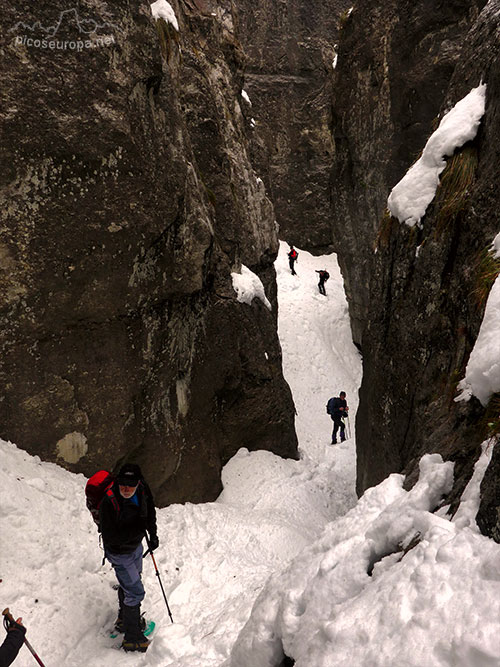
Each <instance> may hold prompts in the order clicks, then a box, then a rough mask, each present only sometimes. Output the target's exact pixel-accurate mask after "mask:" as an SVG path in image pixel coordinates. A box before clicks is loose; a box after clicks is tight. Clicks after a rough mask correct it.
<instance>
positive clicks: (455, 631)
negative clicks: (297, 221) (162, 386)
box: [0, 245, 500, 667]
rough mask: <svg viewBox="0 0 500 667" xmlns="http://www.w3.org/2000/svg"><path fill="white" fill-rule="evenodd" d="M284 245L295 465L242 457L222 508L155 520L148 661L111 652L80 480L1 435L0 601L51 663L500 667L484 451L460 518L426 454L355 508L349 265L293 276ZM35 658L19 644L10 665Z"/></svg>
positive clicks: (108, 579)
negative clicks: (408, 477)
mask: <svg viewBox="0 0 500 667" xmlns="http://www.w3.org/2000/svg"><path fill="white" fill-rule="evenodd" d="M286 251H287V247H286V246H285V245H282V246H281V248H280V254H279V257H278V259H277V262H276V271H277V277H278V294H279V334H280V339H281V343H282V347H283V363H284V373H285V377H286V379H287V380H288V382H289V384H290V386H291V388H292V391H293V395H294V399H295V403H296V407H297V418H296V425H297V432H298V435H299V441H300V450H301V460H300V461H292V460H283V459H280V458H278V457H276V456H274V455H272V454H271V453H269V452H253V453H250V452H248V451H246V450H244V449H242V450H240V451H239V452H238V454H237V455H236V456H235V457H234V458H233V459H232V460H231V461H230V462H229V463H228V464H227V465H226V467H225V468H224V471H223V484H224V491H223V493H222V495H221V496H220V497H219V499H218V500H217V502H213V503H206V504H200V505H192V504H189V503H188V504H186V505H172V506H170V507H168V508H165V509H161V510H158V532H159V537H160V548H159V549H158V550H157V551H156V552H155V557H156V562H157V564H158V567H159V570H160V573H161V578H162V581H163V583H164V586H165V590H166V594H167V597H168V601H169V604H170V607H171V610H172V614H173V618H174V623H173V624H172V623H171V622H170V619H169V617H168V614H167V610H166V607H165V604H164V601H163V597H162V594H161V590H160V587H159V584H158V581H157V578H156V576H155V573H154V569H153V566H152V563H151V560H150V559H149V558H147V559H146V560H145V562H144V582H145V588H146V592H147V595H146V599H145V602H144V605H143V609H144V610H145V611H146V614H147V616H148V617H149V618H152V619H153V620H155V621H156V623H157V629H156V631H155V634H154V636H153V637H154V638H153V642H152V644H151V647H150V648H149V650H148V651H147V653H146V654H124V653H122V652H121V651H117V650H116V648H113V644H114V641H115V640H111V639H110V638H109V636H108V633H107V632H106V630H107V628H110V627H111V626H112V624H113V622H114V619H115V614H116V606H117V600H116V592H115V591H114V590H113V588H112V586H113V585H114V583H115V577H114V574H113V572H112V570H111V568H110V566H109V564H108V563H106V564H105V565H104V566H102V565H101V560H102V551H101V549H100V547H99V542H98V537H97V532H96V528H95V526H94V524H93V522H92V519H91V517H90V514H89V513H88V511H87V509H86V508H85V504H84V486H85V482H86V479H85V478H84V477H83V476H82V475H74V474H71V473H69V472H67V471H65V470H63V469H62V468H59V467H58V466H56V465H54V464H49V463H42V462H41V461H40V460H39V459H38V458H37V457H31V456H30V455H28V454H27V453H25V452H23V451H22V450H19V449H17V447H15V445H13V444H10V443H5V442H1V441H0V452H1V457H2V458H1V460H2V466H1V467H0V508H1V512H0V532H1V535H2V553H1V560H0V567H1V571H0V579H1V581H0V592H1V604H2V608H4V607H7V606H8V607H10V610H11V612H12V613H13V614H14V615H15V616H16V617H17V616H22V617H23V619H24V622H25V624H26V625H27V627H28V634H27V638H28V640H29V641H30V642H31V643H32V645H33V646H34V648H35V650H36V651H37V652H38V653H39V655H40V657H41V658H42V660H43V661H44V663H45V664H46V665H48V666H50V667H84V666H90V667H116V666H117V665H120V667H121V666H122V665H123V666H126V665H130V666H132V665H134V666H139V667H140V666H141V665H143V666H144V665H151V666H154V667H222V665H225V666H229V665H230V666H231V667H266V666H267V665H272V667H275V664H276V663H270V662H269V660H270V659H271V658H272V656H281V655H282V653H281V650H282V649H281V647H282V646H284V648H285V649H286V651H287V652H288V653H289V654H290V655H291V656H293V657H294V658H295V660H296V667H333V666H334V665H335V666H336V667H337V666H342V665H345V666H346V667H347V665H348V666H349V667H392V666H394V667H401V665H405V667H485V666H486V665H498V656H499V655H500V639H499V637H500V627H499V625H500V622H499V620H498V619H499V618H500V613H499V612H500V547H499V546H498V545H497V544H495V543H494V542H493V541H492V540H489V539H487V538H485V537H483V536H481V535H480V534H479V532H478V530H477V527H476V525H475V521H474V517H475V514H476V512H477V507H478V503H479V485H480V483H481V479H482V476H483V474H484V471H485V469H486V467H487V465H488V460H489V456H490V455H491V449H492V446H491V445H489V446H488V445H487V443H485V445H484V453H483V456H482V457H481V459H480V460H479V462H478V464H477V465H476V471H475V473H474V476H473V478H472V479H471V482H470V484H469V487H468V489H467V490H466V492H465V494H464V497H463V501H462V504H461V506H460V509H459V512H458V513H457V514H456V516H455V519H454V521H450V520H449V519H448V517H447V514H446V508H441V509H440V510H439V512H437V513H432V512H431V510H433V509H434V508H435V506H436V504H438V503H439V502H440V499H441V495H442V494H443V493H444V492H446V490H447V489H448V488H449V487H450V484H451V480H452V474H453V471H452V466H451V464H450V463H443V462H442V461H441V459H440V457H439V456H437V455H432V456H427V457H425V458H424V459H423V460H422V461H421V464H420V467H421V476H420V481H419V482H418V484H417V485H416V486H415V487H414V488H413V489H412V490H411V491H409V492H408V491H405V490H404V489H403V478H402V477H401V476H400V475H392V476H391V477H389V478H388V479H386V480H385V481H384V482H383V483H382V484H380V485H379V486H377V487H375V488H373V489H370V490H369V491H368V492H367V493H366V494H365V495H364V496H363V498H361V499H360V500H359V502H357V500H356V497H355V494H354V468H355V456H354V446H353V439H351V440H348V441H347V442H345V443H343V444H341V445H337V446H334V447H332V446H330V445H329V444H328V443H329V442H330V432H331V425H332V422H331V420H330V418H329V417H328V415H327V414H326V411H325V405H326V401H327V399H328V398H329V397H330V396H331V395H333V394H338V393H339V391H340V390H344V391H346V393H347V400H348V403H349V405H350V407H351V420H352V421H353V419H354V413H355V410H356V407H357V396H356V395H357V387H358V386H359V382H360V373H361V369H360V358H359V354H358V352H357V351H356V349H355V348H354V346H353V345H352V342H351V338H350V331H349V323H348V319H347V306H346V302H345V297H344V293H343V288H342V280H341V276H340V272H339V270H338V266H337V263H336V260H335V257H334V256H329V257H316V258H314V257H312V256H311V255H308V254H307V253H306V252H304V251H301V250H300V249H298V252H299V259H298V262H297V263H296V265H295V268H296V271H297V274H298V275H297V276H291V274H290V270H289V268H288V262H287V257H286ZM323 268H326V269H327V270H328V272H329V273H330V276H331V278H330V280H329V281H328V282H327V283H326V291H327V296H326V297H325V296H322V295H320V294H319V292H318V288H317V279H318V276H317V274H316V273H315V270H316V269H323ZM245 307H247V306H245ZM352 427H353V424H351V428H352ZM399 545H401V546H399ZM252 608H253V611H252ZM233 647H234V648H233ZM248 647H250V650H248ZM33 664H34V661H33V658H32V656H31V655H30V654H29V652H28V651H27V649H26V648H22V649H21V653H20V655H19V657H18V659H17V660H16V663H15V665H16V667H31V665H33Z"/></svg>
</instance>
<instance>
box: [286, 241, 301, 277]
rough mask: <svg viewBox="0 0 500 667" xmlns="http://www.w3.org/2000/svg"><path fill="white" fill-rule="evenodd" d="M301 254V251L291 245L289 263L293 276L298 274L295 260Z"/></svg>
mask: <svg viewBox="0 0 500 667" xmlns="http://www.w3.org/2000/svg"><path fill="white" fill-rule="evenodd" d="M298 256H299V253H298V252H297V251H296V250H295V248H294V247H293V245H291V246H290V252H289V253H288V264H289V265H290V271H291V272H292V276H296V275H297V273H296V272H295V268H294V265H295V262H296V261H297V258H298Z"/></svg>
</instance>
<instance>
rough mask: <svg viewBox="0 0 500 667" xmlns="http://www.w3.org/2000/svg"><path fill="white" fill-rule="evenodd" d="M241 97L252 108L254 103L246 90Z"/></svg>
mask: <svg viewBox="0 0 500 667" xmlns="http://www.w3.org/2000/svg"><path fill="white" fill-rule="evenodd" d="M241 97H242V98H243V99H244V100H245V102H248V104H249V105H250V106H252V102H251V100H250V98H249V97H248V93H247V91H246V90H242V91H241Z"/></svg>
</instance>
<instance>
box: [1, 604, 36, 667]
mask: <svg viewBox="0 0 500 667" xmlns="http://www.w3.org/2000/svg"><path fill="white" fill-rule="evenodd" d="M2 616H3V617H4V619H3V624H4V626H5V629H6V630H8V629H9V627H10V626H11V625H15V624H16V621H15V620H14V617H13V616H12V614H11V613H10V612H9V608H8V607H7V609H4V610H3V611H2ZM24 643H25V644H26V648H28V649H29V650H30V652H31V655H32V656H33V657H34V658H35V660H36V661H37V662H38V664H39V665H41V667H45V665H44V664H43V662H42V661H41V660H40V658H39V657H38V655H37V653H36V651H35V650H34V649H33V646H31V644H30V643H29V641H28V640H27V639H26V636H25V637H24Z"/></svg>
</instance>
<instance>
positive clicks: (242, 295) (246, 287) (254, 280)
mask: <svg viewBox="0 0 500 667" xmlns="http://www.w3.org/2000/svg"><path fill="white" fill-rule="evenodd" d="M231 277H232V279H233V287H234V291H235V292H236V294H237V297H236V298H237V299H238V301H239V302H240V303H247V304H248V305H249V306H250V305H251V304H252V301H253V300H254V299H255V298H257V299H260V300H261V301H262V303H263V304H264V305H265V306H266V308H269V310H271V304H270V303H269V300H268V298H267V297H266V293H265V291H264V285H263V284H262V281H261V279H260V278H259V276H257V275H255V273H253V272H252V271H250V269H249V268H247V267H246V266H245V265H244V264H242V265H241V273H231Z"/></svg>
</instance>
